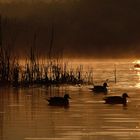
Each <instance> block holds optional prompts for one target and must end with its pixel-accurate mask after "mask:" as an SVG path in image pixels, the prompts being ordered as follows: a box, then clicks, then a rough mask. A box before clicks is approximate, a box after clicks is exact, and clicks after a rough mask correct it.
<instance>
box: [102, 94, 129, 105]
mask: <svg viewBox="0 0 140 140" xmlns="http://www.w3.org/2000/svg"><path fill="white" fill-rule="evenodd" d="M126 98H129V96H128V95H127V93H123V94H122V96H108V97H105V98H103V99H104V100H105V104H123V105H126V103H127V100H126Z"/></svg>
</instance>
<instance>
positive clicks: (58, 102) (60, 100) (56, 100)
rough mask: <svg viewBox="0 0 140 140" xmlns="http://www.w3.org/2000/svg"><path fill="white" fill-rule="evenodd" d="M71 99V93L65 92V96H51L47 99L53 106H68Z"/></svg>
mask: <svg viewBox="0 0 140 140" xmlns="http://www.w3.org/2000/svg"><path fill="white" fill-rule="evenodd" d="M69 99H71V97H70V96H69V94H65V95H64V97H57V96H54V97H50V98H49V99H47V101H48V102H49V105H51V106H68V105H69Z"/></svg>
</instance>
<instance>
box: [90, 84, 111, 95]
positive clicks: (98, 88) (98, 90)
mask: <svg viewBox="0 0 140 140" xmlns="http://www.w3.org/2000/svg"><path fill="white" fill-rule="evenodd" d="M107 87H108V85H107V83H106V82H105V83H103V85H102V86H101V85H96V86H94V87H93V88H90V89H91V90H92V91H93V92H95V93H101V92H103V93H107V91H108V90H107Z"/></svg>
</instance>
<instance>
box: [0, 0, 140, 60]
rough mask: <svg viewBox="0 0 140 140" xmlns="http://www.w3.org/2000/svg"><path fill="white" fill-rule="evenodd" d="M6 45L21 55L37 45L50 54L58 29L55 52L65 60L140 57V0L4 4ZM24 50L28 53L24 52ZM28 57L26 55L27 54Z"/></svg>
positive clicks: (13, 0) (1, 8) (0, 7)
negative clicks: (66, 58) (49, 50)
mask: <svg viewBox="0 0 140 140" xmlns="http://www.w3.org/2000/svg"><path fill="white" fill-rule="evenodd" d="M0 3H1V4H0V12H1V15H2V17H3V18H2V19H3V24H2V31H3V39H4V41H3V42H9V44H10V45H11V44H12V42H13V40H14V45H13V44H12V45H11V47H14V50H15V51H17V52H19V53H20V54H24V53H23V52H24V51H25V50H26V51H27V48H29V47H30V46H31V45H32V44H33V39H34V34H36V38H37V39H36V47H37V49H38V51H39V52H40V54H42V55H44V54H46V53H47V51H48V49H49V46H50V40H51V28H52V26H53V27H54V40H53V51H54V52H57V51H58V50H60V51H61V50H63V54H64V56H65V57H76V58H78V57H84V58H106V57H107V58H120V57H121V58H131V57H139V56H140V53H139V51H140V27H139V25H140V15H139V13H140V6H139V5H140V1H139V0H133V1H132V0H123V1H121V0H117V1H112V0H100V1H99V0H67V1H66V0H52V1H51V0H40V1H37V0H36V1H35V0H34V1H33V0H32V1H26V0H21V1H16V0H7V1H6V0H3V1H1V2H0ZM23 50H24V51H23ZM24 55H25V54H24Z"/></svg>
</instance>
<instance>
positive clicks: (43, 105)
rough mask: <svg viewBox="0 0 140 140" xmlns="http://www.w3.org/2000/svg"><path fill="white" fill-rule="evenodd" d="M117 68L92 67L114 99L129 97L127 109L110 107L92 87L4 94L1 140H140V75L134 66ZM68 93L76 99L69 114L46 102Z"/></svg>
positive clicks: (109, 65) (119, 63)
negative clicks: (106, 83)
mask: <svg viewBox="0 0 140 140" xmlns="http://www.w3.org/2000/svg"><path fill="white" fill-rule="evenodd" d="M114 62H115V63H114ZM114 62H113V61H102V62H101V61H100V62H99V61H98V62H97V61H94V62H92V63H91V61H90V62H88V65H89V64H90V66H91V65H92V66H93V77H94V83H95V84H101V83H102V82H103V81H105V80H106V79H108V84H109V93H108V94H109V95H121V94H122V93H123V92H127V93H128V95H129V96H130V97H131V98H129V100H128V105H127V106H126V107H123V106H122V105H107V104H104V101H103V100H102V98H103V97H104V96H105V95H103V94H99V95H94V94H93V93H92V92H91V91H90V90H89V87H92V85H85V86H80V87H79V86H78V85H76V86H66V85H65V86H61V87H52V88H46V87H33V88H29V89H28V88H21V89H13V88H0V140H134V139H135V140H137V139H140V109H139V107H140V71H139V70H135V69H134V67H133V65H134V64H133V63H132V62H133V61H126V60H123V61H122V60H120V61H118V60H117V61H114ZM81 63H82V62H81ZM114 64H115V65H116V70H117V71H116V77H117V83H116V84H115V82H114V79H115V78H114ZM88 65H87V63H84V66H85V67H87V66H88ZM66 92H67V93H69V94H70V96H71V98H72V99H71V100H70V107H69V108H64V107H51V106H48V103H47V102H46V100H45V98H47V97H49V96H53V95H59V96H63V95H64V93H66Z"/></svg>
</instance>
